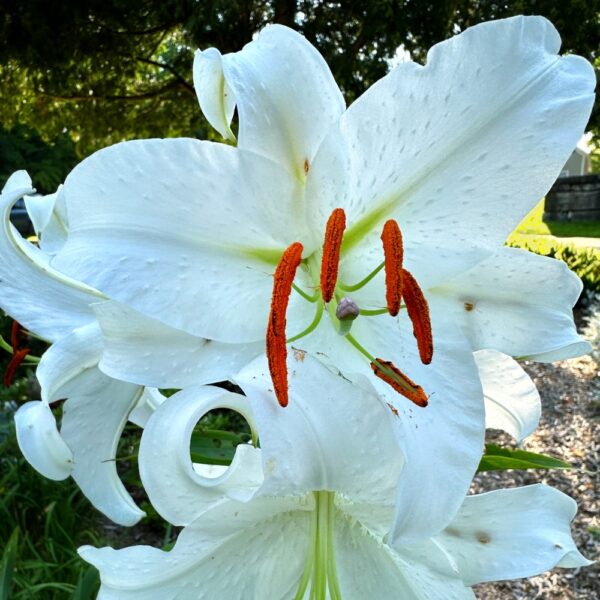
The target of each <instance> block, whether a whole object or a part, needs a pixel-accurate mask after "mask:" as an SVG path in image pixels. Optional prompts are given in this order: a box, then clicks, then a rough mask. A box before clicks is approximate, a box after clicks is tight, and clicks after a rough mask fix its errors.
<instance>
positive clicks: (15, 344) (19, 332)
mask: <svg viewBox="0 0 600 600" xmlns="http://www.w3.org/2000/svg"><path fill="white" fill-rule="evenodd" d="M22 341H23V326H22V325H21V323H19V322H18V321H13V323H12V327H11V329H10V345H11V346H12V348H13V350H17V349H18V348H19V347H20V346H21V342H22Z"/></svg>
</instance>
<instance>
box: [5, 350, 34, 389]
mask: <svg viewBox="0 0 600 600" xmlns="http://www.w3.org/2000/svg"><path fill="white" fill-rule="evenodd" d="M28 354H29V348H21V349H20V350H15V353H14V354H13V356H12V358H11V359H10V362H9V363H8V365H7V367H6V371H5V373H4V385H5V386H6V387H10V386H11V385H12V382H13V380H14V378H15V374H16V372H17V368H18V367H19V365H20V364H21V363H22V362H23V359H24V358H25V357H26V356H27V355H28Z"/></svg>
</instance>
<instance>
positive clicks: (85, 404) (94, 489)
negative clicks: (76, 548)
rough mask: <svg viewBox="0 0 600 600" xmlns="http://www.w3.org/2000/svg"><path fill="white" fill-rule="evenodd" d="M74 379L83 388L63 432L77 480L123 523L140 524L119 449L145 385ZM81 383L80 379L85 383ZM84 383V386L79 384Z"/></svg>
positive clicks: (68, 408)
mask: <svg viewBox="0 0 600 600" xmlns="http://www.w3.org/2000/svg"><path fill="white" fill-rule="evenodd" d="M92 370H93V371H95V373H94V375H93V379H95V380H96V381H97V384H98V385H97V386H96V385H94V386H93V387H92V388H91V389H88V388H87V386H86V383H87V382H89V381H90V380H91V379H92V377H90V376H88V375H89V374H87V373H84V374H83V375H81V376H79V377H78V378H77V380H75V381H73V387H74V388H75V387H76V388H77V389H78V391H77V392H76V393H73V394H72V395H70V396H69V398H68V399H67V401H66V402H65V404H64V408H63V418H62V424H61V428H60V434H61V436H62V438H63V439H64V440H65V442H66V443H67V444H68V446H69V448H71V450H72V452H73V472H72V473H71V475H72V476H73V479H74V480H75V482H76V483H77V485H78V486H79V488H80V489H81V491H82V492H83V493H84V495H85V496H86V497H87V498H88V500H89V501H90V502H91V503H92V504H93V505H94V506H95V507H96V508H97V509H98V510H99V511H101V512H102V513H104V514H105V515H106V516H107V517H108V518H109V519H111V520H112V521H114V522H115V523H118V524H119V525H127V526H129V525H135V524H136V523H137V522H138V521H139V520H140V519H141V518H142V517H143V516H144V515H145V513H144V511H142V510H140V509H139V508H138V507H137V506H136V504H135V502H134V501H133V499H132V498H131V496H130V495H129V493H128V492H127V490H126V489H125V486H124V485H123V483H122V482H121V480H120V478H119V474H118V472H117V463H116V458H117V456H116V453H117V446H118V443H119V439H120V438H121V434H122V432H123V428H124V427H125V424H126V423H127V418H128V416H129V413H130V411H131V410H132V408H133V407H134V406H135V404H136V403H137V401H138V398H139V397H140V394H141V393H142V388H141V387H139V386H137V385H133V384H131V383H125V382H123V381H117V380H116V379H111V378H110V377H107V376H106V375H103V374H102V373H100V371H98V369H92ZM79 382H80V383H79ZM78 383H79V385H78Z"/></svg>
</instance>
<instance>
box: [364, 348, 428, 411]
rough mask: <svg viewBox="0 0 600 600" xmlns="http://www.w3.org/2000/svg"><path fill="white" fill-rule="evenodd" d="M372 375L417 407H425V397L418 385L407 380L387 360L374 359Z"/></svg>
mask: <svg viewBox="0 0 600 600" xmlns="http://www.w3.org/2000/svg"><path fill="white" fill-rule="evenodd" d="M371 369H373V373H375V375H376V376H377V377H379V379H382V380H383V381H385V382H386V383H387V384H388V385H390V386H391V387H392V388H394V389H395V390H396V391H397V392H398V393H399V394H402V395H403V396H404V397H405V398H408V399H409V400H410V401H411V402H414V403H415V404H416V405H417V406H421V407H425V406H427V402H428V400H427V396H426V394H425V392H424V391H423V388H422V387H421V386H420V385H417V384H416V383H415V382H414V381H412V380H411V379H409V378H408V377H407V376H406V375H405V374H404V373H403V372H402V371H401V370H400V369H399V368H398V367H396V366H395V365H394V364H393V363H392V362H390V361H389V360H382V359H381V358H376V359H375V362H372V363H371Z"/></svg>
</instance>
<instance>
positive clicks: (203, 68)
mask: <svg viewBox="0 0 600 600" xmlns="http://www.w3.org/2000/svg"><path fill="white" fill-rule="evenodd" d="M194 87H195V88H196V94H197V95H198V102H199V103H200V108H201V109H202V112H203V113H204V116H205V117H206V120H207V121H208V122H209V123H210V124H211V125H212V126H213V127H214V128H215V129H216V130H217V131H218V132H219V133H220V134H221V135H222V136H223V137H224V138H225V139H227V140H229V141H231V142H235V135H233V132H232V131H231V119H232V118H233V112H234V110H235V97H234V95H233V92H232V91H231V89H230V87H229V84H228V83H227V81H225V76H224V75H223V57H222V56H221V53H220V52H219V51H218V50H217V49H216V48H208V50H204V51H203V52H202V51H200V50H197V51H196V55H195V56H194Z"/></svg>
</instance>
